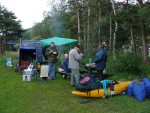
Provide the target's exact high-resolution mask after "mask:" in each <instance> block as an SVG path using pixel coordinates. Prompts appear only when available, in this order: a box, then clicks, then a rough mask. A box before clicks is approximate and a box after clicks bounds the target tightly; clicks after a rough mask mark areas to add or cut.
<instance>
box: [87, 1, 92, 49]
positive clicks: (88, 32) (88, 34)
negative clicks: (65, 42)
mask: <svg viewBox="0 0 150 113" xmlns="http://www.w3.org/2000/svg"><path fill="white" fill-rule="evenodd" d="M90 16H91V0H89V1H88V23H87V48H90V47H89V46H90V44H89V43H90Z"/></svg>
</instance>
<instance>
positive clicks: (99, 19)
mask: <svg viewBox="0 0 150 113" xmlns="http://www.w3.org/2000/svg"><path fill="white" fill-rule="evenodd" d="M98 8H99V10H98V11H99V16H98V21H99V30H98V41H99V44H102V39H101V25H100V23H101V4H100V1H98Z"/></svg>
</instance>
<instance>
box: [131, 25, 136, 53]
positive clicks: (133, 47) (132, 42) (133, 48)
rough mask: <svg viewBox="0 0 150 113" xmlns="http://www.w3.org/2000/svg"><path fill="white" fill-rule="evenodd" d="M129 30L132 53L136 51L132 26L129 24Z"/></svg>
mask: <svg viewBox="0 0 150 113" xmlns="http://www.w3.org/2000/svg"><path fill="white" fill-rule="evenodd" d="M130 32H131V45H132V50H133V52H134V53H136V45H135V39H134V36H133V28H132V26H131V28H130Z"/></svg>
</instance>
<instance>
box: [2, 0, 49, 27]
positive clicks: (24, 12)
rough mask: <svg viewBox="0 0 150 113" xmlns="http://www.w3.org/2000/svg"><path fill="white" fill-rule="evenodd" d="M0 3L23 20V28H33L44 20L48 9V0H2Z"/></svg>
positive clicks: (18, 18)
mask: <svg viewBox="0 0 150 113" xmlns="http://www.w3.org/2000/svg"><path fill="white" fill-rule="evenodd" d="M0 4H1V5H2V6H4V7H5V8H6V9H7V10H9V11H12V12H13V13H14V14H15V15H16V17H17V20H21V21H22V22H21V25H22V28H23V29H28V28H31V27H32V26H33V25H34V23H37V22H41V21H42V20H43V12H44V11H48V9H49V7H48V0H0Z"/></svg>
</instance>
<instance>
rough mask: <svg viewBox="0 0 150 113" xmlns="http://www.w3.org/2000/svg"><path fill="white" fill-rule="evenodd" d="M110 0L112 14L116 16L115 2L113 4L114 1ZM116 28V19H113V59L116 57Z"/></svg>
mask: <svg viewBox="0 0 150 113" xmlns="http://www.w3.org/2000/svg"><path fill="white" fill-rule="evenodd" d="M111 1H112V9H113V12H114V16H116V10H115V4H114V1H113V0H111ZM117 30H118V23H117V21H116V20H115V30H114V33H113V58H114V59H115V58H116V48H115V46H116V32H117Z"/></svg>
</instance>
